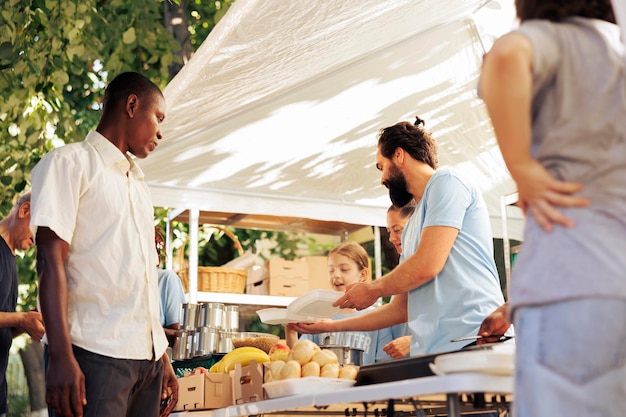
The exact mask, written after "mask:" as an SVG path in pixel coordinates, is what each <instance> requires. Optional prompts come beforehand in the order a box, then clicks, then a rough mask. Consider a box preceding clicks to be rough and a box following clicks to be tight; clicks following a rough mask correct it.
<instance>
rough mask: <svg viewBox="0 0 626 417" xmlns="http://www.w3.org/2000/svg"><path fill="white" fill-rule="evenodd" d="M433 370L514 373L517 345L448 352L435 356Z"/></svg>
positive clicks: (448, 372) (439, 371)
mask: <svg viewBox="0 0 626 417" xmlns="http://www.w3.org/2000/svg"><path fill="white" fill-rule="evenodd" d="M431 369H432V371H433V372H434V373H435V374H437V375H441V374H454V373H464V372H478V373H484V374H491V375H513V371H514V369H515V345H504V344H503V345H502V346H501V347H497V348H494V349H492V350H472V351H467V352H457V353H446V354H445V355H441V356H437V357H436V358H435V362H434V366H431Z"/></svg>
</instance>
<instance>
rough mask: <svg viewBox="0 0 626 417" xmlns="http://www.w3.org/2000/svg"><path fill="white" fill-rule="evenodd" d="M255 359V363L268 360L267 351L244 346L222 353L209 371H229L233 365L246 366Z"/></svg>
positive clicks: (233, 367)
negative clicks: (222, 355) (221, 356)
mask: <svg viewBox="0 0 626 417" xmlns="http://www.w3.org/2000/svg"><path fill="white" fill-rule="evenodd" d="M253 360H254V361H256V363H263V362H268V361H269V360H270V358H269V356H268V355H267V353H265V352H264V351H262V350H261V349H259V348H255V347H252V346H244V347H238V348H235V349H233V350H232V351H231V352H229V353H227V354H226V355H224V357H223V358H222V359H220V360H219V361H218V362H216V363H215V364H213V366H211V368H210V369H209V372H215V373H220V372H222V373H226V374H227V373H229V372H230V371H232V370H233V369H235V365H237V364H240V365H241V366H247V365H248V364H250V361H253Z"/></svg>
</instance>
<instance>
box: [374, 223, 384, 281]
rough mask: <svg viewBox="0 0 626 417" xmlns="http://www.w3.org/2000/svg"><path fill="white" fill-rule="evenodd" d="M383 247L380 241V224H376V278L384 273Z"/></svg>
mask: <svg viewBox="0 0 626 417" xmlns="http://www.w3.org/2000/svg"><path fill="white" fill-rule="evenodd" d="M382 248H383V245H382V243H381V241H380V228H379V227H378V226H374V262H375V263H376V275H375V276H376V279H378V278H380V277H381V276H382V275H383V268H382V262H383V260H382V259H383V257H382Z"/></svg>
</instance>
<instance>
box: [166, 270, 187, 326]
mask: <svg viewBox="0 0 626 417" xmlns="http://www.w3.org/2000/svg"><path fill="white" fill-rule="evenodd" d="M165 279H166V284H165V299H164V300H163V301H164V302H163V306H162V308H163V314H164V316H165V324H164V326H165V327H167V326H170V325H172V324H174V323H179V320H180V305H181V304H184V303H185V293H184V291H183V284H182V282H181V281H180V278H179V277H178V275H176V273H175V272H172V271H168V273H167V277H166V278H165Z"/></svg>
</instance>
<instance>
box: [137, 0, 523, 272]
mask: <svg viewBox="0 0 626 417" xmlns="http://www.w3.org/2000/svg"><path fill="white" fill-rule="evenodd" d="M513 23H514V10H513V0H498V1H496V0H492V1H488V0H445V1H441V0H387V1H380V0H336V1H308V2H307V1H300V0H290V1H284V0H237V1H236V2H235V3H234V4H233V6H232V7H231V8H230V10H229V11H228V12H227V13H226V14H225V16H224V17H223V18H222V20H221V21H220V22H219V24H218V25H217V26H216V27H215V29H214V30H213V31H212V32H211V33H210V35H209V37H208V38H207V39H206V40H205V42H204V43H203V44H202V45H201V47H200V48H199V49H198V51H197V52H196V54H195V55H194V57H193V58H192V59H191V60H190V61H189V62H188V63H187V64H186V65H185V66H184V67H183V69H182V71H181V72H180V73H179V74H178V75H177V76H176V77H175V78H174V79H173V80H172V82H171V83H170V84H169V85H168V86H167V88H166V89H165V98H166V101H167V105H168V112H167V117H166V120H165V122H164V124H163V133H164V137H165V139H164V140H163V142H162V144H161V145H160V146H159V147H158V149H157V150H156V151H155V152H154V153H153V154H152V155H151V156H150V157H148V158H147V159H145V160H142V161H140V164H141V166H142V168H143V170H144V171H145V173H146V178H147V182H148V184H149V186H150V188H151V190H152V194H153V199H154V203H155V205H157V206H163V207H172V208H177V209H178V211H176V213H180V212H182V211H183V210H186V209H190V213H191V214H192V221H193V222H196V221H198V219H199V218H200V219H201V218H202V213H205V214H206V215H207V218H211V216H210V214H211V213H214V214H217V216H215V217H214V218H218V219H221V220H220V221H222V223H223V224H232V225H234V226H238V227H241V226H239V222H240V221H241V220H242V219H246V218H250V216H257V215H260V216H264V220H265V221H266V222H268V223H272V221H273V220H275V224H276V225H279V227H280V228H284V229H295V230H298V228H304V226H305V225H308V224H309V223H307V222H308V221H309V220H313V221H316V222H318V224H327V225H332V227H330V229H332V230H337V231H339V232H345V231H346V230H348V229H349V226H350V225H375V226H384V225H385V213H386V209H387V207H388V206H389V204H390V200H389V197H388V193H387V190H386V189H385V188H384V187H383V186H382V185H380V173H379V172H378V171H377V170H376V169H375V161H374V159H375V152H376V139H377V133H378V131H379V129H380V128H382V127H385V126H388V125H391V124H393V123H395V122H397V121H401V120H410V121H412V120H414V117H415V115H419V116H420V117H421V118H422V119H425V120H426V127H427V128H428V129H429V130H430V131H432V132H433V134H434V136H435V138H437V140H438V143H439V162H440V165H442V166H455V167H457V168H458V169H460V170H462V171H463V172H464V173H465V175H467V176H468V177H469V178H471V179H472V180H474V181H475V182H476V183H477V184H478V185H479V186H480V187H481V189H482V190H483V193H484V196H485V200H486V201H487V204H488V206H489V211H490V215H491V217H492V220H493V221H492V229H493V233H494V236H495V237H502V235H503V233H502V232H503V231H502V210H501V198H502V196H503V195H506V194H510V193H512V192H514V191H515V185H514V183H513V182H512V181H511V179H510V177H509V175H508V173H507V171H506V169H505V167H504V164H503V162H502V159H501V156H500V153H499V151H498V148H497V144H496V142H495V139H494V135H493V131H492V127H491V124H490V121H489V119H488V116H487V114H486V111H485V108H484V106H483V104H482V102H481V100H480V99H479V98H478V97H477V93H476V86H477V80H478V75H479V69H480V65H481V62H482V55H483V54H484V52H485V51H486V49H487V48H488V47H489V46H490V45H491V42H492V41H493V39H494V37H496V36H499V35H500V34H502V33H503V32H506V31H508V30H509V29H510V28H511V27H512V25H513ZM194 213H195V214H194ZM194 218H195V220H193V219H194ZM272 219H273V220H272ZM330 229H329V230H330ZM521 229H522V218H521V214H520V213H515V212H514V213H512V214H511V219H510V221H509V222H508V230H509V231H508V233H509V235H510V236H511V237H512V238H517V239H519V238H521ZM311 231H312V229H311ZM192 240H193V236H192ZM190 249H193V248H190ZM193 266H194V265H190V267H193Z"/></svg>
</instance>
